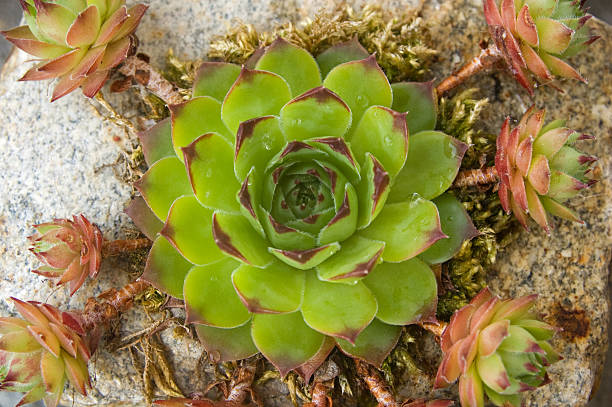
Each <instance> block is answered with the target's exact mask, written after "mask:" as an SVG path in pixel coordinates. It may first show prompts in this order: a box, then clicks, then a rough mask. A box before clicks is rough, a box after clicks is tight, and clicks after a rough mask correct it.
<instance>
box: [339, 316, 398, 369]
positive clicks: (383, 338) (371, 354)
mask: <svg viewBox="0 0 612 407" xmlns="http://www.w3.org/2000/svg"><path fill="white" fill-rule="evenodd" d="M401 333H402V328H401V327H399V326H392V325H387V324H385V323H382V322H380V321H379V320H378V319H374V320H373V321H372V323H370V325H368V327H367V328H366V329H364V330H363V331H362V332H361V333H360V334H359V336H358V337H357V339H356V340H355V344H354V345H353V344H351V343H350V342H348V341H347V340H344V339H341V338H336V342H337V343H338V346H340V349H341V350H342V352H344V353H346V354H348V355H349V356H352V357H356V358H358V359H362V360H365V361H366V362H368V363H370V364H372V365H374V366H376V367H378V368H380V366H381V365H382V362H383V361H384V360H385V358H386V357H387V356H388V355H389V353H390V352H391V350H392V349H393V348H394V347H395V345H396V344H397V341H398V339H399V337H400V334H401Z"/></svg>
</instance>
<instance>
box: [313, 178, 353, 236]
mask: <svg viewBox="0 0 612 407" xmlns="http://www.w3.org/2000/svg"><path fill="white" fill-rule="evenodd" d="M358 206H359V203H358V200H357V191H356V190H355V187H353V185H351V184H349V183H347V184H346V186H345V189H344V200H343V202H342V205H341V206H340V208H339V209H338V210H337V211H336V215H335V216H334V217H333V218H332V219H331V220H330V221H329V223H328V224H327V225H326V226H325V227H324V228H323V229H321V232H320V233H319V236H318V239H317V240H318V244H319V245H325V244H328V243H332V242H337V241H342V240H344V239H346V238H348V237H350V236H351V235H352V234H353V233H354V232H355V229H356V228H357V215H358Z"/></svg>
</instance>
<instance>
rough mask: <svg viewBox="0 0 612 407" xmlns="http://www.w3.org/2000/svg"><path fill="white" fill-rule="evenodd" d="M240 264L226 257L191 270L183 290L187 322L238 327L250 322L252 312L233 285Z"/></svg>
mask: <svg viewBox="0 0 612 407" xmlns="http://www.w3.org/2000/svg"><path fill="white" fill-rule="evenodd" d="M239 265H240V263H239V262H237V261H236V260H234V259H232V258H230V257H226V258H224V259H222V260H219V261H218V262H216V263H211V264H207V265H205V266H194V267H193V268H192V269H191V270H189V273H188V274H187V277H185V285H184V291H183V295H184V296H185V307H186V309H187V322H194V323H197V324H204V325H208V326H214V327H217V328H236V327H238V326H241V325H243V324H244V323H246V322H247V321H248V320H249V319H251V313H250V312H249V310H248V309H247V308H246V307H245V306H244V304H243V303H242V301H241V300H240V297H238V294H237V293H236V290H235V289H234V285H233V284H232V273H233V272H234V270H236V269H237V268H238V266H239ZM220 299H222V300H220Z"/></svg>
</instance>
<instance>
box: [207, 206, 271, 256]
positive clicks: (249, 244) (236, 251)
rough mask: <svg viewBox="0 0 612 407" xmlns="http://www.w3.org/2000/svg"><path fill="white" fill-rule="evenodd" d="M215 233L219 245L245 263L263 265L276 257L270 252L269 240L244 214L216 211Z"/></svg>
mask: <svg viewBox="0 0 612 407" xmlns="http://www.w3.org/2000/svg"><path fill="white" fill-rule="evenodd" d="M213 235H214V238H215V242H216V243H217V246H218V247H219V248H220V249H221V250H222V251H224V252H225V253H226V254H229V255H230V256H233V257H235V258H236V259H238V260H240V261H242V262H243V263H247V264H251V265H253V266H255V267H263V266H265V265H267V264H269V263H270V262H271V261H272V260H273V259H274V258H273V257H272V255H270V253H268V245H267V242H266V241H265V240H264V239H262V238H261V236H260V235H259V234H258V233H257V232H256V231H255V230H254V229H253V228H252V227H251V225H250V223H249V221H248V220H246V219H245V218H244V217H243V216H242V215H234V214H231V213H225V212H219V211H216V212H215V214H214V216H213Z"/></svg>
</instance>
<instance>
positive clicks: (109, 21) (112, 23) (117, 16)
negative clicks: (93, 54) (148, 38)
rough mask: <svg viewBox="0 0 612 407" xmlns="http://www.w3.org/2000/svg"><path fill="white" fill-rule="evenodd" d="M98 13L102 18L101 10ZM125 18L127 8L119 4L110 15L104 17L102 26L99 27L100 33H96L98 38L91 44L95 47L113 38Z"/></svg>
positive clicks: (126, 16) (126, 17)
mask: <svg viewBox="0 0 612 407" xmlns="http://www.w3.org/2000/svg"><path fill="white" fill-rule="evenodd" d="M100 15H101V16H102V19H103V20H104V17H103V15H104V13H103V12H102V11H101V10H100ZM127 19H128V14H127V8H126V7H125V6H121V7H119V8H118V9H117V10H115V12H114V13H113V14H112V15H110V16H108V17H107V18H106V19H105V20H106V21H105V22H104V23H103V24H102V27H100V33H99V34H98V38H97V39H96V42H95V43H94V45H93V46H94V47H97V46H98V45H103V44H107V43H108V42H110V41H111V40H112V39H113V38H115V37H116V35H117V33H118V32H119V31H120V30H121V27H122V26H123V24H124V23H125V21H126V20H127Z"/></svg>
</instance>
